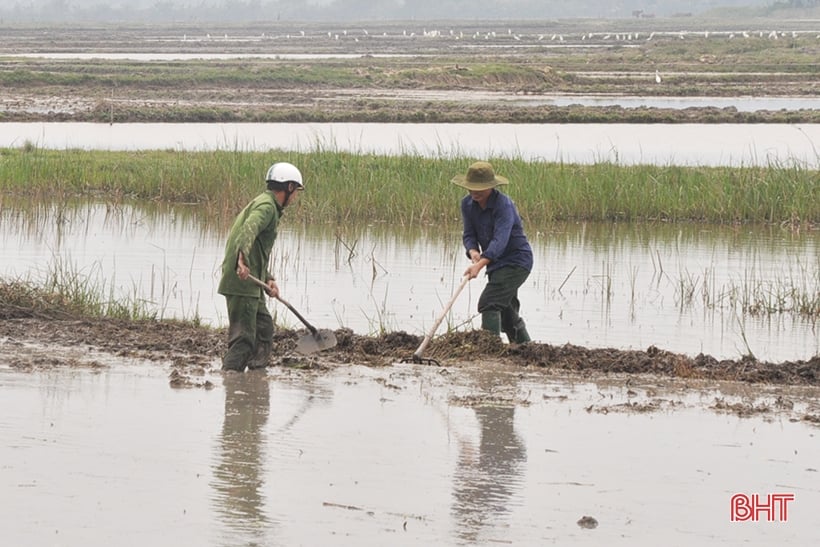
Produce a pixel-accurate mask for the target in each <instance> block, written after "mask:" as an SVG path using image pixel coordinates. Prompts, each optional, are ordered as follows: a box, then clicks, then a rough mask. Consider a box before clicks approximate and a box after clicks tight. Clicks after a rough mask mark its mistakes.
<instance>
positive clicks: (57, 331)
mask: <svg viewBox="0 0 820 547" xmlns="http://www.w3.org/2000/svg"><path fill="white" fill-rule="evenodd" d="M7 311H8V310H7ZM20 315H21V314H19V313H15V314H8V313H0V341H2V342H3V343H4V344H5V345H7V346H9V347H12V348H13V347H14V345H23V344H35V345H44V346H55V347H72V348H78V349H85V350H89V351H91V350H93V351H102V352H104V353H108V354H111V355H114V356H117V357H122V358H137V359H144V360H149V361H154V362H166V363H171V364H172V365H173V366H174V367H176V368H180V369H187V368H195V369H207V368H211V367H219V360H220V358H221V356H222V354H223V352H224V351H225V348H226V340H227V333H226V331H225V329H214V328H210V327H203V326H198V325H195V324H190V323H183V322H176V321H153V320H147V321H128V320H114V319H53V318H52V319H46V318H43V317H21V316H20ZM304 334H306V331H294V330H285V329H280V330H278V331H277V332H276V335H275V338H274V348H273V357H272V359H271V366H288V367H296V368H311V369H317V370H321V369H323V368H329V367H334V366H344V365H347V364H357V365H366V366H385V365H390V364H393V363H398V362H402V361H404V362H412V357H413V354H414V352H415V351H416V350H417V348H418V346H419V344H420V343H421V341H422V338H421V337H420V336H416V335H413V334H408V333H406V332H403V331H398V332H389V333H385V334H382V335H378V336H364V335H359V334H356V333H354V332H353V331H351V330H350V329H338V330H336V331H335V335H336V338H337V341H338V343H337V345H336V347H334V348H332V349H328V350H325V351H322V352H320V353H314V354H311V355H309V356H301V355H299V354H298V353H296V352H295V347H296V341H297V340H298V338H299V337H300V336H302V335H304ZM59 357H60V356H59V355H54V356H53V358H52V359H50V360H48V362H49V363H50V365H49V366H58V365H62V366H72V362H73V361H72V359H71V358H68V359H66V360H64V362H62V361H60V359H59ZM423 357H424V358H428V359H430V360H431V361H429V362H430V363H432V364H433V365H435V364H438V365H440V366H443V367H444V366H508V367H520V368H521V369H522V371H523V370H526V371H527V372H528V373H533V372H543V373H544V374H546V375H549V374H558V373H566V372H572V373H575V374H578V375H580V376H581V377H587V378H593V377H599V376H602V375H603V376H607V375H612V376H616V375H617V376H620V377H623V376H624V375H652V376H655V377H667V378H681V379H698V380H715V381H727V380H728V381H740V382H745V383H749V384H760V385H782V386H820V355H818V356H814V357H813V358H811V359H809V360H798V361H784V362H781V363H770V362H764V361H759V360H757V359H755V358H754V357H752V356H745V357H741V358H739V359H736V360H735V359H724V360H719V359H716V358H714V357H712V356H709V355H704V354H699V355H697V356H695V357H690V356H688V355H684V354H679V353H673V352H670V351H665V350H663V349H660V348H657V347H655V346H650V347H649V348H647V349H646V350H623V349H615V348H586V347H581V346H576V345H572V344H564V345H552V344H549V343H538V342H531V343H528V344H524V345H511V344H506V343H504V342H503V341H502V339H500V338H498V337H495V336H492V335H490V334H489V333H487V332H485V331H467V332H450V333H446V334H443V335H441V336H438V337H436V338H434V339H433V340H432V341H431V343H430V344H429V346H428V347H427V350H426V351H425V353H424V355H423ZM41 364H42V363H41ZM17 365H19V366H17V367H16V368H27V369H36V368H38V367H37V363H28V364H27V365H28V366H26V364H24V363H17Z"/></svg>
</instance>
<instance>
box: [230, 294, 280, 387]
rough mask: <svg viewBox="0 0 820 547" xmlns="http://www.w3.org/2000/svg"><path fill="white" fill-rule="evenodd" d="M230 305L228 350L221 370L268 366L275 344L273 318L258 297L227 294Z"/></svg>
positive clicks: (241, 369) (242, 369) (240, 369)
mask: <svg viewBox="0 0 820 547" xmlns="http://www.w3.org/2000/svg"><path fill="white" fill-rule="evenodd" d="M225 301H226V303H227V305H228V351H226V352H225V355H224V356H223V357H222V370H236V371H239V372H242V371H244V370H245V367H247V368H250V369H260V368H265V367H267V366H268V362H269V361H270V355H271V349H272V346H273V318H272V317H271V315H270V312H268V309H267V308H266V307H265V301H264V300H262V299H260V298H258V297H247V296H231V295H226V296H225Z"/></svg>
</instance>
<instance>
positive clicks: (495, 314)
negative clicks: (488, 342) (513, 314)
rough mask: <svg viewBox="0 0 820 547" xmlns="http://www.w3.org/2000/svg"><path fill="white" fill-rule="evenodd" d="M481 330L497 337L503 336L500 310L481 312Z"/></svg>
mask: <svg viewBox="0 0 820 547" xmlns="http://www.w3.org/2000/svg"><path fill="white" fill-rule="evenodd" d="M481 328H482V329H484V330H488V331H490V332H491V333H493V334H495V335H496V336H501V312H500V311H498V310H490V311H483V312H481Z"/></svg>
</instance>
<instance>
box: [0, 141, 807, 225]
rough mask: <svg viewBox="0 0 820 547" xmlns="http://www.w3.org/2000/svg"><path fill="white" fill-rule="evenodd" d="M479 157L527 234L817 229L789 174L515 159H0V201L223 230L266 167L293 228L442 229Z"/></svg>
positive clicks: (246, 155)
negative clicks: (86, 203)
mask: <svg viewBox="0 0 820 547" xmlns="http://www.w3.org/2000/svg"><path fill="white" fill-rule="evenodd" d="M475 159H488V160H489V161H491V162H492V164H493V166H494V168H495V170H496V173H498V174H501V175H504V176H506V177H508V178H509V179H510V184H509V185H508V186H505V187H503V191H504V192H505V193H507V194H509V195H510V196H511V197H512V198H513V199H514V200H515V202H516V205H517V206H518V209H519V211H520V213H521V215H522V217H523V218H524V220H525V222H526V223H527V225H529V226H543V225H545V224H548V223H550V222H553V221H573V220H579V221H596V222H612V221H619V222H654V221H663V222H700V223H712V224H729V223H790V224H803V223H808V224H817V223H820V172H818V171H817V170H814V169H808V168H805V167H800V166H797V165H779V164H769V165H765V166H741V167H682V166H675V165H665V166H664V165H660V166H655V165H634V166H633V165H620V164H616V163H612V162H603V161H602V162H599V163H595V164H591V165H576V164H565V163H554V162H542V161H526V160H523V159H519V158H505V157H499V158H466V157H456V156H453V155H447V154H441V155H440V157H437V158H428V157H422V156H420V155H418V154H415V153H413V152H412V151H408V152H407V153H404V154H401V155H397V156H378V155H371V154H355V153H348V152H340V151H334V150H327V149H324V148H323V147H322V146H321V145H316V146H315V148H314V149H313V150H310V151H307V152H281V151H270V152H253V151H241V150H220V151H206V152H187V151H173V150H158V151H137V152H120V151H84V150H56V151H55V150H46V149H40V148H37V147H36V146H33V145H31V144H26V145H25V146H23V147H22V148H4V149H0V193H2V194H5V195H10V196H11V195H13V196H18V197H20V196H25V197H26V198H27V199H30V200H31V201H33V202H37V201H44V202H48V201H51V200H54V199H68V198H75V197H85V198H93V199H96V200H101V201H103V202H110V203H119V202H122V201H124V200H130V199H133V200H147V201H153V202H158V203H168V204H171V205H173V204H183V203H185V204H190V203H195V204H197V205H199V206H200V207H201V209H200V210H201V212H202V214H203V215H208V216H213V217H214V218H224V219H225V220H226V221H228V222H230V221H232V219H233V216H234V215H235V214H236V213H237V212H238V211H239V209H241V208H242V207H243V206H244V205H245V203H246V202H247V201H248V200H249V199H251V198H253V197H254V196H256V195H257V194H258V193H259V192H260V191H261V190H262V189H263V188H264V174H265V172H266V170H267V167H268V166H269V165H270V164H271V163H272V162H275V161H289V162H291V163H293V164H295V165H296V166H297V167H299V168H300V169H301V171H302V173H303V175H304V180H305V186H306V191H305V192H304V193H303V194H302V196H301V199H300V201H299V204H298V207H295V208H294V210H292V211H288V216H289V218H291V219H292V220H291V221H292V222H299V221H301V222H305V223H308V222H310V223H330V224H339V223H362V222H364V223H374V222H376V223H391V224H394V225H401V226H409V225H422V226H423V225H448V224H450V223H458V222H460V218H459V214H458V207H457V203H458V200H459V199H460V198H461V197H462V196H463V195H464V191H463V190H462V189H460V188H457V187H455V186H453V185H452V184H451V183H450V179H451V178H452V177H453V176H454V175H457V174H463V173H465V172H466V170H467V167H468V166H469V164H470V163H471V162H472V161H474V160H475Z"/></svg>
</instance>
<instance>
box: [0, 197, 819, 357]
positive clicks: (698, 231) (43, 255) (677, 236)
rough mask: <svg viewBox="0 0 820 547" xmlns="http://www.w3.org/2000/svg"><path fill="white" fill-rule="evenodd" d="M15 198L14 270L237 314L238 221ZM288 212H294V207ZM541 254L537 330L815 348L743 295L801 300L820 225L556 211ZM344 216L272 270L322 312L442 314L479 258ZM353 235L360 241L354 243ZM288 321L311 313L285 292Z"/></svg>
mask: <svg viewBox="0 0 820 547" xmlns="http://www.w3.org/2000/svg"><path fill="white" fill-rule="evenodd" d="M6 205H7V206H6V207H5V208H4V209H3V211H2V212H0V248H2V250H3V257H4V260H3V261H2V263H0V276H2V277H4V278H28V279H33V280H44V279H46V278H47V277H48V276H49V272H50V271H52V272H53V271H67V272H69V273H71V272H78V273H79V274H80V278H81V279H88V280H89V283H90V284H91V285H92V286H94V287H97V289H98V290H99V291H100V292H101V293H102V294H104V295H109V294H111V295H113V296H114V297H115V298H117V299H119V300H123V301H125V300H129V301H134V300H137V301H139V302H140V303H141V304H143V305H147V306H148V307H149V308H150V309H152V310H155V311H156V312H157V314H158V315H159V316H160V317H163V318H170V317H178V318H193V317H194V316H199V317H200V318H201V319H203V320H204V321H205V322H206V323H210V324H213V325H225V324H227V320H226V317H225V308H224V300H223V299H222V297H220V296H218V295H217V294H216V285H217V283H218V278H219V273H218V270H219V265H220V263H221V260H222V251H223V246H224V239H225V234H224V233H222V230H221V229H219V228H216V227H213V226H209V225H207V223H206V222H205V220H204V219H202V218H199V217H197V216H196V214H195V211H185V210H184V209H181V208H178V209H175V210H174V211H157V210H154V209H151V208H150V207H143V206H123V207H118V208H111V207H107V206H105V205H99V204H78V205H76V206H74V207H60V208H59V209H55V208H50V207H48V206H45V205H44V206H42V207H35V208H33V210H32V208H29V207H26V206H23V205H18V206H12V205H10V204H8V202H7V203H6ZM284 224H286V223H284ZM530 236H531V240H532V244H533V248H534V253H535V259H536V268H535V270H534V272H533V273H532V275H531V276H530V278H529V279H528V280H527V282H526V284H525V285H524V286H523V287H522V290H521V297H522V298H521V300H522V302H523V303H524V304H523V308H522V314H523V315H524V317H525V319H526V320H527V322H528V328H529V331H530V334H531V335H532V337H533V339H535V340H538V341H541V342H546V343H551V344H563V343H566V342H569V343H573V344H576V345H581V346H586V347H615V348H619V349H646V348H648V347H649V346H652V345H655V346H657V347H659V348H663V349H667V350H670V351H676V352H680V353H685V354H688V355H692V356H694V355H697V354H698V353H701V352H703V353H707V354H710V355H713V356H715V357H718V358H732V359H736V358H738V357H739V356H741V355H744V354H746V353H747V352H748V351H751V352H752V353H754V355H756V356H757V357H758V358H759V359H763V360H771V361H784V360H796V359H808V358H810V357H812V356H814V355H816V354H818V353H820V334H818V331H817V329H818V325H817V323H816V321H813V320H812V319H811V318H810V317H801V316H800V315H799V314H795V313H791V312H788V311H787V312H782V313H772V314H766V313H763V314H751V313H748V312H747V311H746V308H745V307H744V306H745V304H744V303H749V302H751V303H758V302H759V300H760V299H761V298H765V299H766V302H767V303H768V302H772V303H775V304H777V303H779V302H780V300H781V298H780V297H783V298H782V301H783V303H784V304H785V305H787V306H788V305H793V304H794V302H790V301H789V298H788V297H787V296H788V294H790V291H791V290H792V289H794V290H795V291H796V292H797V293H798V294H804V295H807V296H808V297H809V298H811V296H812V295H816V294H817V293H818V291H820V287H818V282H820V279H818V277H817V272H818V271H820V234H818V232H816V231H815V232H792V231H788V230H781V229H779V228H774V229H772V228H753V227H742V228H718V227H702V226H662V225H661V226H623V225H606V226H597V225H586V224H570V225H559V224H556V225H550V226H547V227H544V228H543V229H542V230H538V229H534V228H533V229H531V230H530ZM339 237H340V239H337V235H336V234H335V232H333V231H330V230H327V229H324V228H323V227H315V228H311V229H307V230H295V229H293V228H292V227H287V226H285V227H284V229H283V231H282V233H281V234H280V236H279V239H278V240H277V242H276V245H275V246H274V258H273V266H272V271H273V273H274V274H275V275H276V276H277V279H278V280H279V285H280V288H281V290H282V291H283V296H284V297H285V298H286V299H287V300H289V301H290V302H291V303H292V304H293V305H294V306H295V307H296V308H297V309H298V310H299V311H301V312H302V314H303V315H305V316H306V317H307V318H308V319H309V321H310V322H311V323H313V324H314V325H317V326H319V327H320V328H334V329H335V328H339V327H349V328H351V329H353V330H354V331H355V332H356V333H359V334H373V333H378V332H380V331H382V330H403V331H406V332H410V333H412V334H419V335H421V334H424V333H426V332H427V331H428V329H429V328H430V327H431V326H432V324H433V322H434V320H435V318H436V317H437V316H438V315H439V313H440V312H441V310H442V307H443V306H444V304H445V303H446V302H447V301H448V300H449V298H450V295H451V294H452V291H453V290H454V289H455V287H456V286H457V285H458V282H459V279H460V276H461V273H462V272H463V270H464V268H465V267H466V258H465V257H464V255H463V251H462V248H461V244H460V240H461V236H460V232H459V229H458V228H457V227H456V228H454V229H453V231H452V232H451V233H447V232H442V231H441V230H435V231H415V232H414V231H409V230H403V231H401V232H400V233H398V232H394V231H389V230H387V231H385V230H379V229H375V228H371V227H364V226H362V227H348V229H347V231H346V232H345V233H343V234H341V236H339ZM348 248H355V250H356V251H355V252H354V253H350V252H349V251H348ZM484 283H485V279H484V278H480V279H477V280H474V281H472V282H471V283H470V284H469V285H468V286H467V288H466V289H465V290H464V291H463V292H462V293H461V295H460V296H459V298H458V299H457V300H456V302H455V304H454V305H453V308H452V310H451V313H450V314H448V315H447V317H446V320H445V322H444V324H443V325H442V326H441V327H440V332H443V331H445V330H446V329H447V328H461V329H464V328H471V327H475V328H478V326H479V320H478V319H477V318H476V311H475V307H476V305H477V299H478V295H479V294H480V292H481V289H482V288H483V285H484ZM271 308H272V309H273V311H274V313H276V320H277V321H278V322H279V323H280V324H284V325H287V326H292V327H299V326H301V325H300V324H299V323H298V320H297V319H296V318H295V317H293V316H292V315H291V314H290V313H289V312H288V311H287V310H286V309H285V308H284V307H282V306H279V305H275V304H273V303H272V304H271Z"/></svg>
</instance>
